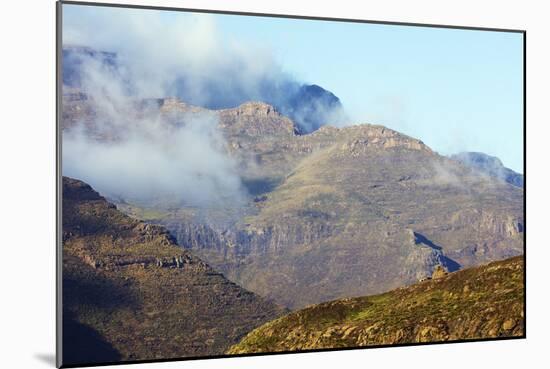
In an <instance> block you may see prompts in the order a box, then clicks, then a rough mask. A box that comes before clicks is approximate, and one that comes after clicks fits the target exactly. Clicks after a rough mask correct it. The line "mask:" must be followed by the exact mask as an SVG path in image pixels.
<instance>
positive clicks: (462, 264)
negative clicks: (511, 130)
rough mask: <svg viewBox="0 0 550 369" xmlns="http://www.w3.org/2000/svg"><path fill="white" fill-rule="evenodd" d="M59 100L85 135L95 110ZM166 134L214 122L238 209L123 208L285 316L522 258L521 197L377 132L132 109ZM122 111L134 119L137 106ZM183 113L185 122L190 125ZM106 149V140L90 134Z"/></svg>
mask: <svg viewBox="0 0 550 369" xmlns="http://www.w3.org/2000/svg"><path fill="white" fill-rule="evenodd" d="M75 96H76V97H74V96H71V97H70V98H69V97H67V98H66V99H65V100H64V108H63V114H64V116H63V117H64V121H63V127H64V130H70V129H71V128H72V127H73V126H74V125H76V123H77V122H84V124H85V125H89V127H91V128H90V129H89V131H90V132H91V134H95V133H94V132H96V131H95V130H94V128H93V124H94V116H95V115H96V114H98V113H97V112H96V111H94V109H93V101H91V99H90V98H88V97H86V98H85V99H83V98H80V97H78V95H75ZM141 105H145V106H147V107H148V109H149V110H148V114H152V116H156V115H159V114H160V115H162V116H166V117H180V118H181V119H179V120H178V119H174V120H173V122H174V123H171V122H172V121H171V120H170V119H166V122H167V123H166V124H176V123H175V122H180V123H178V124H181V121H184V120H185V119H187V118H188V117H189V114H191V115H193V114H203V113H204V112H207V113H209V114H214V115H215V116H216V117H217V119H218V128H219V130H220V132H221V133H222V134H223V137H224V139H225V144H226V148H225V150H226V152H227V155H228V156H229V157H230V158H231V159H232V160H234V161H235V162H236V166H235V167H236V170H237V174H238V176H239V178H240V180H241V182H242V184H243V186H244V188H245V189H246V192H247V193H246V196H247V199H246V200H247V203H246V206H245V207H243V208H239V209H228V208H226V207H224V206H223V205H220V206H219V207H216V206H212V207H209V208H196V207H191V206H180V205H176V204H170V199H165V201H164V202H150V203H146V204H144V203H141V204H137V203H131V202H128V201H119V202H118V205H119V206H120V209H121V210H122V211H124V212H126V213H128V214H131V215H133V216H136V217H138V218H141V219H144V220H146V221H148V222H150V223H155V224H161V225H163V226H165V227H166V228H167V229H169V230H170V232H171V233H172V234H174V235H175V236H176V238H177V239H178V243H179V244H180V245H182V246H183V247H184V248H187V249H190V250H192V251H193V252H194V253H196V254H197V255H198V256H199V257H201V258H202V259H204V260H205V261H207V262H208V263H209V264H210V265H212V266H213V267H214V268H215V269H216V270H219V271H220V272H222V273H223V274H224V275H225V276H226V277H227V278H229V279H230V280H232V281H234V282H235V283H238V284H239V285H241V286H243V287H244V288H246V289H248V290H250V291H253V292H255V293H257V294H259V295H261V296H263V297H266V298H268V299H271V300H274V301H276V302H277V303H279V304H282V305H284V306H286V307H288V308H291V309H298V308H302V307H305V306H307V305H309V304H315V303H320V302H323V301H330V300H334V299H338V298H342V297H351V296H364V295H370V294H375V293H381V292H384V291H388V290H390V289H393V288H397V287H400V286H403V285H408V284H413V283H415V282H417V281H418V280H419V279H422V278H424V277H425V276H427V275H431V273H432V272H433V271H434V270H435V269H436V268H437V267H438V266H443V267H444V268H446V269H447V270H449V271H455V270H457V269H462V268H467V267H471V266H475V265H479V264H483V263H487V262H490V261H494V260H499V259H503V258H507V257H511V256H515V255H521V254H522V253H523V230H524V208H523V190H522V189H521V188H518V187H516V186H512V185H510V184H509V183H506V182H503V181H501V180H498V179H496V178H493V177H491V176H487V175H484V174H482V173H480V172H479V171H478V170H476V169H472V168H470V167H468V166H465V165H463V164H462V163H460V162H458V161H456V160H452V159H450V158H447V157H444V156H441V155H439V154H437V153H435V152H434V151H432V150H431V149H430V148H429V147H428V146H426V145H425V144H424V143H423V142H422V141H420V140H418V139H416V138H412V137H409V136H406V135H404V134H401V133H399V132H396V131H393V130H391V129H388V128H386V127H383V126H379V125H372V124H359V125H355V126H348V127H344V128H335V127H332V126H323V127H321V128H319V129H317V130H316V131H314V132H312V133H309V134H300V131H299V126H298V125H297V124H296V123H295V122H293V121H292V120H291V119H290V118H288V117H286V116H285V115H284V114H282V113H281V112H280V111H279V110H278V109H276V108H275V107H273V106H272V105H269V104H266V103H264V102H246V103H244V104H242V105H240V106H238V107H235V108H230V109H220V110H209V109H206V108H201V107H197V106H193V105H191V104H188V103H186V102H183V101H181V100H179V99H177V98H164V99H156V100H154V101H148V102H143V101H142V102H139V103H137V102H136V106H141ZM132 114H138V115H139V114H142V113H141V110H140V109H136V111H135V112H133V113H132ZM186 117H187V118H186ZM98 139H103V140H108V139H111V138H105V137H98Z"/></svg>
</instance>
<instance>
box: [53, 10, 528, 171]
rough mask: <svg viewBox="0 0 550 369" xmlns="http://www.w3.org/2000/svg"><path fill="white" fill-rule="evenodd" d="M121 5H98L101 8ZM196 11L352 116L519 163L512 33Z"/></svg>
mask: <svg viewBox="0 0 550 369" xmlns="http://www.w3.org/2000/svg"><path fill="white" fill-rule="evenodd" d="M69 7H70V9H69ZM64 9H65V13H66V15H65V19H67V17H69V18H71V17H73V19H74V20H77V19H78V20H79V21H80V19H82V16H83V14H84V13H86V12H90V10H91V8H90V7H87V6H86V7H82V6H81V7H78V6H67V5H66V6H65V8H64ZM121 11H124V10H117V9H112V8H102V9H101V12H103V13H105V14H107V13H113V12H119V13H120V12H121ZM127 12H128V11H127ZM133 12H137V13H140V14H145V13H147V14H151V15H153V14H154V16H156V17H157V18H158V17H160V18H161V19H163V20H165V21H166V22H168V23H178V22H183V23H185V22H189V17H188V16H187V14H186V13H179V12H173V13H166V12H158V11H149V10H139V11H138V10H134V11H133ZM120 14H121V13H120ZM128 14H129V13H128ZM198 17H205V18H208V19H209V20H210V21H211V22H213V24H214V25H215V28H216V30H217V33H218V34H219V35H220V37H221V39H222V40H223V41H224V42H225V41H227V42H231V43H234V44H239V45H250V46H251V48H252V49H253V48H254V47H257V48H259V49H262V50H268V52H269V53H270V54H272V57H273V58H274V59H275V61H276V62H277V63H278V64H279V65H280V67H281V68H282V69H283V70H284V71H285V72H286V73H289V74H292V75H293V76H295V77H296V78H297V79H298V80H301V81H303V82H305V83H315V84H318V85H320V86H322V87H324V88H326V89H328V90H330V91H332V92H333V93H334V94H335V95H337V96H338V97H339V98H340V99H341V101H342V103H343V104H344V107H345V109H346V111H347V113H348V114H349V115H350V117H351V118H352V120H353V121H354V122H357V123H377V124H383V125H385V126H388V127H390V128H393V129H396V130H398V131H401V132H403V133H406V134H409V135H411V136H414V137H417V138H419V139H421V140H423V141H424V142H425V143H426V144H428V145H429V146H430V147H432V148H433V149H434V150H436V151H438V152H440V153H441V154H452V153H455V152H459V151H481V152H485V153H487V154H490V155H495V156H497V157H499V158H500V159H501V160H502V161H503V163H504V165H506V166H507V167H510V168H512V169H513V170H515V171H518V172H523V54H522V52H523V51H522V50H523V36H522V34H520V33H505V32H491V31H472V30H456V29H443V28H428V27H411V26H393V25H379V24H368V23H342V22H329V21H314V20H296V19H283V18H267V17H245V16H234V15H198ZM99 18H100V17H99ZM99 18H98V17H96V18H94V19H95V20H94V22H98V19H99ZM195 18H196V16H195ZM98 28H101V27H99V26H98ZM112 37H114V38H116V37H119V36H118V35H116V34H115V35H112ZM90 46H94V45H90ZM144 47H147V45H144Z"/></svg>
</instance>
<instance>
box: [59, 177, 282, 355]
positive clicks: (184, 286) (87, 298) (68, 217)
mask: <svg viewBox="0 0 550 369" xmlns="http://www.w3.org/2000/svg"><path fill="white" fill-rule="evenodd" d="M63 309H64V323H65V324H64V332H63V335H64V337H65V343H66V345H65V347H64V360H65V362H64V364H65V365H68V364H76V363H83V362H88V363H92V362H94V363H97V362H106V361H113V360H144V359H160V358H162V359H168V358H178V357H189V356H204V355H216V354H221V353H223V352H224V351H225V350H226V349H227V348H228V347H229V346H230V345H231V344H234V343H235V342H237V341H238V340H239V339H240V338H241V337H242V336H243V335H244V334H245V333H246V332H248V331H250V330H251V329H253V328H254V327H256V326H258V325H260V324H262V323H263V322H265V321H267V320H270V319H272V318H274V317H276V316H278V315H280V314H281V313H282V312H283V310H282V309H281V308H279V307H278V306H276V305H275V304H273V303H270V302H268V301H265V300H263V299H261V298H260V297H258V296H256V295H254V294H253V293H251V292H248V291H246V290H244V289H242V288H241V287H239V286H237V285H236V284H234V283H232V282H230V281H228V280H227V279H225V278H224V276H223V275H221V274H220V273H218V272H216V271H215V270H213V269H212V268H210V267H209V266H208V265H207V264H206V263H204V262H203V261H201V260H200V259H198V258H197V257H195V256H193V255H192V254H190V253H189V252H188V251H186V250H184V249H182V248H181V247H178V246H177V245H176V244H175V242H174V240H173V238H172V237H171V236H170V234H169V233H168V232H167V231H166V230H165V229H164V228H162V227H160V226H154V225H148V224H145V223H142V222H140V221H137V220H135V219H132V218H130V217H128V216H126V215H124V214H122V213H121V212H119V211H118V210H117V209H116V207H115V206H114V205H112V204H110V203H108V202H107V201H105V199H104V198H103V197H101V196H100V195H99V194H98V193H97V192H95V191H94V190H93V189H92V188H91V187H90V186H88V185H87V184H85V183H83V182H80V181H78V180H74V179H70V178H66V177H64V178H63ZM92 343H93V345H92ZM88 345H91V346H89V347H88V353H87V354H86V355H85V356H80V355H79V354H78V353H79V352H80V351H81V350H84V348H83V347H84V346H88Z"/></svg>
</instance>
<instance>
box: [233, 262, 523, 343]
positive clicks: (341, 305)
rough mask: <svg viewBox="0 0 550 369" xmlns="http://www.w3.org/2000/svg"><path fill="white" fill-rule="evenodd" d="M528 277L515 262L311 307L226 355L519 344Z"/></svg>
mask: <svg viewBox="0 0 550 369" xmlns="http://www.w3.org/2000/svg"><path fill="white" fill-rule="evenodd" d="M523 276H524V264H523V258H522V257H514V258H511V259H507V260H504V261H499V262H493V263H490V264H488V265H484V266H481V267H475V268H471V269H466V270H462V271H458V272H455V273H450V274H448V275H445V276H441V277H440V278H438V279H435V280H431V281H425V282H421V283H419V284H415V285H412V286H409V287H406V288H399V289H396V290H393V291H390V292H387V293H384V294H382V295H375V296H368V297H358V298H348V299H341V300H336V301H331V302H326V303H322V304H319V305H314V306H310V307H307V308H305V309H303V310H300V311H296V312H293V313H290V314H289V315H286V316H284V317H282V318H279V319H276V320H274V321H272V322H269V323H267V324H265V325H263V326H261V327H260V328H257V329H255V330H254V331H252V332H250V333H249V334H248V335H247V336H246V337H245V338H244V339H243V340H242V341H241V342H240V343H239V344H237V345H235V346H233V347H232V348H231V349H230V350H229V351H228V353H230V354H243V353H261V352H277V351H295V350H311V349H324V348H339V347H359V346H373V345H388V344H404V343H416V342H442V341H453V340H464V339H479V338H495V337H521V336H524V329H525V320H524V311H525V306H524V304H523V301H524V300H523V298H524V285H523V280H524V279H523V278H524V277H523Z"/></svg>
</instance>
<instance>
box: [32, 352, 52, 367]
mask: <svg viewBox="0 0 550 369" xmlns="http://www.w3.org/2000/svg"><path fill="white" fill-rule="evenodd" d="M34 358H35V359H36V360H38V361H41V362H43V363H44V364H47V365H49V366H51V367H54V368H55V364H56V362H55V354H34Z"/></svg>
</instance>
